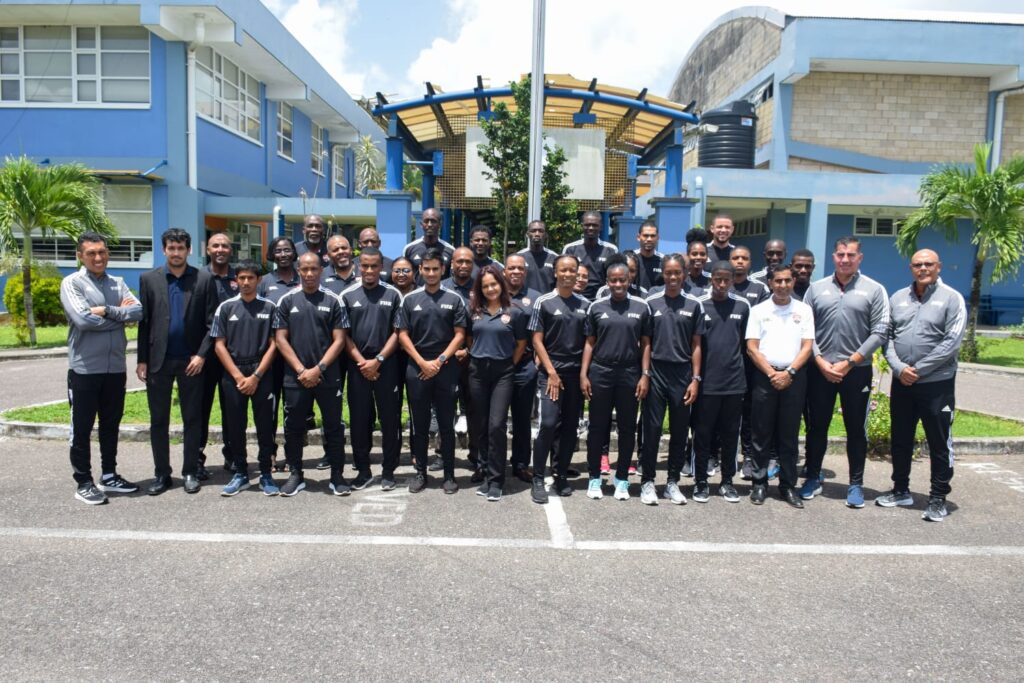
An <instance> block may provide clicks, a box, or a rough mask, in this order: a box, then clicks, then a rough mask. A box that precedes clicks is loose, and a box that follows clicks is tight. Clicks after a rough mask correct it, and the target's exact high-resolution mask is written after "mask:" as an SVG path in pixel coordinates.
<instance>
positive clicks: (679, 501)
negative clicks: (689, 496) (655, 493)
mask: <svg viewBox="0 0 1024 683" xmlns="http://www.w3.org/2000/svg"><path fill="white" fill-rule="evenodd" d="M661 497H662V498H664V499H665V500H670V501H672V503H673V504H674V505H686V496H684V495H683V492H682V491H680V490H679V484H677V483H676V482H674V481H670V482H668V483H667V484H665V490H664V491H662V492H661Z"/></svg>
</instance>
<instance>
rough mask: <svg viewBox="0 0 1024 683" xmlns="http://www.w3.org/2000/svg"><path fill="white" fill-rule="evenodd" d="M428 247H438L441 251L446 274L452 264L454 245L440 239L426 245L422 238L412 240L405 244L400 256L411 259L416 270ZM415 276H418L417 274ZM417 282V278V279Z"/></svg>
mask: <svg viewBox="0 0 1024 683" xmlns="http://www.w3.org/2000/svg"><path fill="white" fill-rule="evenodd" d="M428 249H438V250H440V251H441V257H442V258H443V259H444V268H443V270H444V274H445V275H448V270H449V269H450V268H451V265H452V254H454V253H455V247H453V246H452V245H450V244H448V243H447V242H445V241H444V240H442V239H438V240H437V242H436V243H435V244H434V245H433V246H430V247H428V246H427V245H426V243H425V242H424V241H423V238H422V237H421V238H419V239H418V240H413V241H412V242H409V244H407V245H405V249H403V250H402V256H404V257H405V258H407V259H409V260H410V261H412V264H413V266H415V267H416V271H417V272H418V271H419V269H420V262H421V261H422V260H423V255H424V254H426V253H427V250H428ZM417 277H419V276H418V275H417ZM417 282H419V280H417Z"/></svg>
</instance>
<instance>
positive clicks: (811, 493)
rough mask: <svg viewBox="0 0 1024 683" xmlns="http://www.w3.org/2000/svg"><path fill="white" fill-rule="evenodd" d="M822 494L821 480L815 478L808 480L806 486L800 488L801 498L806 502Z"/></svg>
mask: <svg viewBox="0 0 1024 683" xmlns="http://www.w3.org/2000/svg"><path fill="white" fill-rule="evenodd" d="M819 493H821V478H820V477H815V478H814V479H808V480H807V481H805V482H804V485H803V486H801V487H800V497H801V498H803V499H804V500H810V499H811V498H814V497H815V496H816V495H818V494H819Z"/></svg>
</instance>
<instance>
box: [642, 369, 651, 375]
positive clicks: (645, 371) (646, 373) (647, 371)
mask: <svg viewBox="0 0 1024 683" xmlns="http://www.w3.org/2000/svg"><path fill="white" fill-rule="evenodd" d="M640 372H641V373H642V374H643V376H644V377H650V376H651V371H650V370H641V371H640Z"/></svg>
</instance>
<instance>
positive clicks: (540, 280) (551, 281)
mask: <svg viewBox="0 0 1024 683" xmlns="http://www.w3.org/2000/svg"><path fill="white" fill-rule="evenodd" d="M526 239H527V241H528V242H529V245H530V246H528V247H527V248H526V249H520V250H519V252H517V253H518V254H519V255H520V256H522V257H523V259H524V260H525V261H526V286H527V287H529V288H530V289H535V290H537V291H538V292H540V293H541V294H547V293H548V292H550V291H551V290H552V289H554V288H555V260H556V259H557V258H558V253H557V252H554V251H552V250H550V249H548V248H547V246H546V244H547V241H548V226H547V225H545V224H544V221H536V220H534V221H530V223H529V225H527V226H526Z"/></svg>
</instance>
